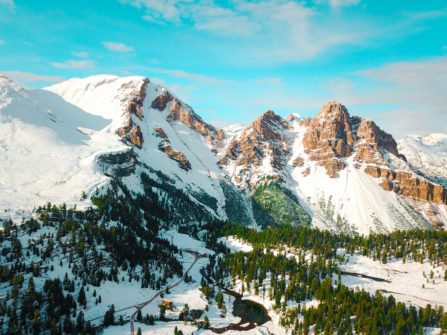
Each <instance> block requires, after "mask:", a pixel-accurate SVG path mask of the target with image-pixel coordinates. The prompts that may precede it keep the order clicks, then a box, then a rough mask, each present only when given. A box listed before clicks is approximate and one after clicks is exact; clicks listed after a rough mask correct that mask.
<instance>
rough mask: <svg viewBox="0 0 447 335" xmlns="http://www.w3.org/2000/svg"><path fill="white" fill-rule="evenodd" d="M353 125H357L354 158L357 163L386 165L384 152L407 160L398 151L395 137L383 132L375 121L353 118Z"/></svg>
mask: <svg viewBox="0 0 447 335" xmlns="http://www.w3.org/2000/svg"><path fill="white" fill-rule="evenodd" d="M353 124H355V125H356V127H355V128H356V131H355V135H356V138H357V143H356V146H355V152H356V154H355V157H354V159H355V160H356V161H358V162H361V163H375V164H382V165H386V162H385V160H384V157H383V150H386V151H387V152H389V153H391V154H393V155H394V156H396V157H398V158H401V159H403V160H406V158H405V156H404V155H401V154H400V153H399V151H398V150H397V143H396V141H395V140H394V138H393V136H392V135H390V134H388V133H386V132H384V131H383V130H381V129H380V128H379V127H378V126H377V125H376V124H375V123H374V121H372V120H367V119H360V118H353Z"/></svg>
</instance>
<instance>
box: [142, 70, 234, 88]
mask: <svg viewBox="0 0 447 335" xmlns="http://www.w3.org/2000/svg"><path fill="white" fill-rule="evenodd" d="M147 71H149V73H157V74H165V75H168V76H170V77H173V78H179V79H186V80H190V81H195V82H198V83H202V84H222V83H229V82H230V81H229V80H225V79H220V78H215V77H212V76H207V75H203V74H200V73H192V72H187V71H182V70H173V69H164V68H159V67H153V68H148V69H147Z"/></svg>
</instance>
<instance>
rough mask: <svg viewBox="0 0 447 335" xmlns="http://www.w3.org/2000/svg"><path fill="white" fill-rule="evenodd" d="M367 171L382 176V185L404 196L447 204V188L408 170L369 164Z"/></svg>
mask: <svg viewBox="0 0 447 335" xmlns="http://www.w3.org/2000/svg"><path fill="white" fill-rule="evenodd" d="M365 172H366V173H367V174H369V175H371V176H373V177H375V178H381V179H382V181H381V183H380V186H381V187H382V188H383V189H384V190H386V191H393V192H396V193H397V194H400V195H402V196H404V197H409V198H413V199H417V200H423V201H429V202H433V203H436V204H443V205H447V190H446V189H444V188H443V187H442V186H441V185H437V184H433V183H431V182H430V181H429V180H427V179H425V178H423V177H421V176H418V175H416V174H415V173H413V172H407V171H392V170H390V169H389V168H382V167H378V166H367V167H366V168H365Z"/></svg>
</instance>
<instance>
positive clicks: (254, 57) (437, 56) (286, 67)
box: [0, 0, 447, 137]
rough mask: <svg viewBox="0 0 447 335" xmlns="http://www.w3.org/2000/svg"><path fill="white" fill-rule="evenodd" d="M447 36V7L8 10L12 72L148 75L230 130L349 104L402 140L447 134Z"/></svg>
mask: <svg viewBox="0 0 447 335" xmlns="http://www.w3.org/2000/svg"><path fill="white" fill-rule="evenodd" d="M446 32H447V3H446V2H445V1H441V0H439V1H437V0H431V1H416V0H402V1H397V0H394V1H381V0H374V1H367V0H314V1H291V0H263V1H249V0H226V1H213V0H198V1H195V0H158V1H152V0H95V1H92V0H90V1H84V0H78V1H46V0H42V1H32V0H28V1H22V0H0V71H1V72H3V73H6V74H7V75H9V76H10V77H12V78H14V79H16V80H18V81H19V82H21V83H22V84H24V85H25V86H27V87H43V86H45V85H48V84H51V83H54V82H58V81H61V80H64V79H65V78H70V77H74V76H76V77H84V76H88V75H92V74H102V73H110V74H116V75H143V76H147V77H149V78H153V79H155V80H158V81H160V82H162V83H164V84H165V85H166V86H167V87H169V88H171V89H172V90H173V91H174V93H176V94H177V95H178V96H179V97H180V98H182V99H183V100H184V101H185V102H187V103H188V104H190V105H191V106H193V108H194V109H195V110H196V112H198V113H199V114H200V115H201V116H202V117H204V118H205V119H206V120H207V121H209V122H211V123H214V124H216V125H218V126H221V125H225V124H228V123H234V122H239V123H248V122H250V121H252V120H253V119H254V118H256V117H257V116H258V115H260V114H261V113H263V112H264V111H266V110H268V109H272V110H274V111H275V112H277V113H279V114H280V115H283V116H285V115H287V114H289V113H293V112H297V113H299V114H301V115H303V116H313V115H315V114H316V113H317V112H318V110H319V109H320V107H321V105H322V104H323V103H324V102H325V101H328V100H338V101H340V102H342V103H344V104H345V105H346V106H347V107H348V109H349V110H350V112H351V114H354V115H360V116H365V117H370V118H372V119H374V120H376V121H377V122H378V123H379V125H380V126H382V127H383V128H384V129H386V130H388V131H391V132H393V133H394V134H396V135H397V136H398V137H399V136H403V135H404V134H406V133H412V134H425V133H429V132H447V108H446V105H447V94H446V93H447V34H446Z"/></svg>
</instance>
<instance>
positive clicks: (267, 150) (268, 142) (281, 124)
mask: <svg viewBox="0 0 447 335" xmlns="http://www.w3.org/2000/svg"><path fill="white" fill-rule="evenodd" d="M287 128H288V123H287V122H286V121H285V120H284V119H283V118H282V117H281V116H279V115H277V114H275V113H274V112H273V111H271V110H269V111H267V112H265V113H264V114H262V115H261V116H260V117H258V118H257V119H256V120H255V121H254V122H253V123H252V124H250V125H249V126H248V127H246V128H245V129H244V130H243V131H242V132H241V133H240V134H239V135H238V136H235V137H234V138H233V139H232V140H231V142H230V143H229V145H228V146H227V148H226V150H225V152H224V153H223V155H222V157H221V159H220V160H219V165H220V166H222V167H224V168H225V167H228V166H230V165H232V166H236V167H240V168H247V169H245V170H246V171H247V173H249V168H253V169H262V166H264V165H266V166H271V167H272V168H273V169H276V170H280V169H282V168H283V167H284V166H285V164H286V161H287V159H286V157H287V155H288V150H289V140H288V138H287V136H286V129H287ZM255 177H256V176H255V175H245V176H242V175H238V176H236V177H235V178H236V179H235V180H234V182H235V183H236V184H238V185H241V184H242V183H243V182H245V183H246V184H245V185H244V186H247V187H249V188H250V187H252V186H253V185H254V181H253V180H252V179H253V178H255Z"/></svg>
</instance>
